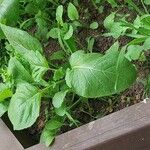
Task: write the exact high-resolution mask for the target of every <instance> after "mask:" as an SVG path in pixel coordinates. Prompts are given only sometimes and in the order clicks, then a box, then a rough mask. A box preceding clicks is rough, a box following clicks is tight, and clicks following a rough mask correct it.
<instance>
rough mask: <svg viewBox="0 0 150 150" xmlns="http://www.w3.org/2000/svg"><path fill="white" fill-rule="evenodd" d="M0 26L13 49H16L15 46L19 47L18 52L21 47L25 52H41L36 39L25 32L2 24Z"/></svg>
mask: <svg viewBox="0 0 150 150" xmlns="http://www.w3.org/2000/svg"><path fill="white" fill-rule="evenodd" d="M0 26H1V29H2V31H3V32H4V34H5V36H6V38H7V39H8V41H9V43H10V44H11V45H12V46H13V47H14V48H15V49H17V46H19V50H20V48H21V47H22V48H24V49H26V50H33V51H39V52H42V46H41V44H40V42H39V41H38V40H37V39H36V38H34V37H32V36H31V35H29V34H28V33H27V32H25V31H22V30H20V29H16V28H12V27H9V26H6V25H2V24H0ZM20 51H21V50H20Z"/></svg>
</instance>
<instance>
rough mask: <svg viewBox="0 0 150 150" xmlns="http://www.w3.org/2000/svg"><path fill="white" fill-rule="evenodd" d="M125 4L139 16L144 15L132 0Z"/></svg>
mask: <svg viewBox="0 0 150 150" xmlns="http://www.w3.org/2000/svg"><path fill="white" fill-rule="evenodd" d="M127 3H128V4H129V5H130V6H132V7H133V8H134V9H135V10H136V11H137V12H138V13H139V14H140V15H141V16H142V15H143V14H144V13H143V12H142V11H141V10H140V9H139V8H138V6H137V5H136V4H135V3H134V2H133V1H132V0H127Z"/></svg>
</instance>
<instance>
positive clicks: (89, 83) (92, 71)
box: [66, 51, 136, 98]
mask: <svg viewBox="0 0 150 150" xmlns="http://www.w3.org/2000/svg"><path fill="white" fill-rule="evenodd" d="M70 65H71V69H68V70H67V72H66V83H67V85H68V86H69V87H70V88H72V89H73V90H74V91H75V92H76V93H77V94H78V95H80V96H83V97H87V98H94V97H102V96H109V95H112V94H115V93H119V92H121V91H123V90H125V89H126V88H128V87H129V86H130V85H131V84H133V82H134V81H135V79H136V70H135V67H134V66H133V65H132V64H131V63H130V62H129V61H128V60H127V59H126V58H125V57H124V54H122V53H120V52H118V51H112V52H109V53H107V54H105V55H104V56H101V55H99V54H97V53H90V54H84V53H83V51H77V52H75V53H73V54H72V55H71V58H70Z"/></svg>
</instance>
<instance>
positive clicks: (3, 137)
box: [0, 119, 24, 150]
mask: <svg viewBox="0 0 150 150" xmlns="http://www.w3.org/2000/svg"><path fill="white" fill-rule="evenodd" d="M23 149H24V148H23V147H22V145H21V144H20V143H19V141H18V140H17V139H16V137H15V136H14V135H13V134H12V132H11V131H10V130H9V129H8V127H7V126H6V125H5V123H4V122H3V121H2V120H1V119H0V150H23Z"/></svg>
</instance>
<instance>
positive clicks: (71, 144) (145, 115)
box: [28, 103, 150, 150]
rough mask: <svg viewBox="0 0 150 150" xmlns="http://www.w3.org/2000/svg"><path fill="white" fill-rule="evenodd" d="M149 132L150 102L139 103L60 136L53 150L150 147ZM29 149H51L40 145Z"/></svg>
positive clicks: (109, 149)
mask: <svg viewBox="0 0 150 150" xmlns="http://www.w3.org/2000/svg"><path fill="white" fill-rule="evenodd" d="M148 131H149V132H148ZM149 134H150V103H147V104H145V103H139V104H136V105H134V106H131V107H128V108H125V109H123V110H121V111H118V112H116V113H113V114H111V115H108V116H106V117H104V118H102V119H99V120H97V121H94V122H91V123H89V124H86V125H84V126H81V127H79V128H77V129H74V130H72V131H70V132H67V133H65V134H62V135H60V136H58V137H57V138H56V141H55V143H54V144H53V146H52V147H51V148H50V149H51V150H60V149H61V150H90V149H92V150H99V149H101V150H120V149H122V150H141V149H142V150H149V147H150V135H149ZM143 139H144V140H143ZM144 146H146V147H147V146H149V147H148V148H147V149H144ZM28 150H48V148H46V147H44V146H40V144H38V145H37V146H33V147H31V148H29V149H28Z"/></svg>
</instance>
